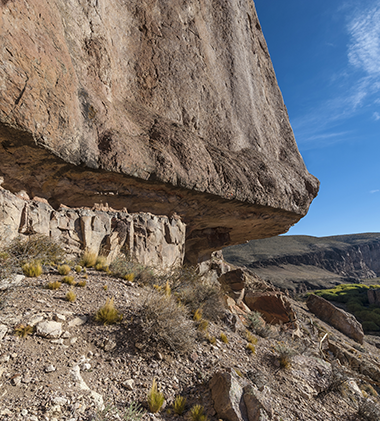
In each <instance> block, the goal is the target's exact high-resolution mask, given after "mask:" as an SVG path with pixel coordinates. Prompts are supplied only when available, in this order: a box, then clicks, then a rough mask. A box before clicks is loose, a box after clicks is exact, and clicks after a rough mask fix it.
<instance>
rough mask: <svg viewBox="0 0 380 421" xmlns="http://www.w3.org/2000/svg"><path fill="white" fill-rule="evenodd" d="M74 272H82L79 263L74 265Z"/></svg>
mask: <svg viewBox="0 0 380 421" xmlns="http://www.w3.org/2000/svg"><path fill="white" fill-rule="evenodd" d="M74 270H75V272H76V273H81V272H82V266H81V265H76V266H75V268H74Z"/></svg>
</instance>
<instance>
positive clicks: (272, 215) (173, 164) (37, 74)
mask: <svg viewBox="0 0 380 421" xmlns="http://www.w3.org/2000/svg"><path fill="white" fill-rule="evenodd" d="M0 27H1V32H0V45H1V49H0V60H1V62H2V66H1V67H0V82H1V92H2V101H1V104H0V176H3V177H4V187H5V188H7V189H9V190H11V191H13V192H16V191H19V190H21V189H23V190H26V192H27V193H28V194H29V195H30V197H34V196H39V197H43V198H45V199H47V200H48V201H49V203H50V204H51V205H53V206H54V208H56V209H57V208H58V207H59V206H60V204H61V203H62V204H65V205H67V206H71V207H81V206H87V207H92V206H93V205H94V203H99V202H101V201H102V200H103V201H104V202H108V203H109V205H110V206H111V207H113V208H115V209H123V207H127V208H128V210H130V211H131V212H138V211H143V212H152V213H155V214H166V215H170V214H171V213H172V212H173V211H175V212H177V213H178V214H180V216H181V217H182V218H183V219H184V222H185V223H186V224H188V232H187V241H188V247H187V249H188V258H189V259H190V260H193V261H194V260H198V259H202V258H203V257H204V256H207V255H209V253H210V251H212V250H215V249H218V248H221V247H222V246H225V245H229V244H237V243H241V242H243V241H245V240H248V239H252V238H264V237H268V236H273V235H277V234H280V233H282V232H285V231H287V230H288V228H289V227H290V226H291V225H293V224H294V223H296V222H297V221H298V220H299V219H300V218H301V217H302V216H304V215H305V214H306V212H307V210H308V207H309V205H310V202H311V201H312V199H313V198H314V197H315V196H316V194H317V191H318V181H317V180H316V179H315V178H314V177H313V176H311V175H310V174H309V173H308V172H307V170H306V168H305V165H304V163H303V161H302V158H301V156H300V154H299V152H298V150H297V146H296V143H295V140H294V136H293V133H292V129H291V127H290V124H289V120H288V115H287V111H286V108H285V106H284V103H283V99H282V96H281V92H280V90H279V88H278V86H277V82H276V77H275V73H274V70H273V67H272V64H271V60H270V56H269V53H268V49H267V46H266V42H265V39H264V36H263V33H262V30H261V27H260V23H259V21H258V17H257V14H256V10H255V7H254V4H253V2H252V1H250V0H243V1H238V0H232V1H230V2H225V1H222V2H220V3H218V4H215V3H214V2H210V1H206V2H201V3H200V2H197V1H195V0H190V1H187V2H183V1H179V0H174V1H171V2H167V1H162V0H158V1H154V2H152V1H148V2H145V3H141V2H140V1H136V0H132V1H128V2H125V1H122V0H107V1H106V0H91V1H87V0H86V1H85V0H80V1H78V2H72V1H64V0H56V1H54V2H48V3H46V2H41V0H30V1H28V3H17V4H15V2H13V1H2V2H0Z"/></svg>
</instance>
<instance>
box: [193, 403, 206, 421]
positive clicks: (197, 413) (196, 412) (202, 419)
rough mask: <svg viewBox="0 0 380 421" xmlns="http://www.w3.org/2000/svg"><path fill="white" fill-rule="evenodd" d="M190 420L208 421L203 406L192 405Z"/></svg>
mask: <svg viewBox="0 0 380 421" xmlns="http://www.w3.org/2000/svg"><path fill="white" fill-rule="evenodd" d="M190 420H191V421H208V419H207V416H206V415H205V413H204V408H203V406H201V405H194V406H193V407H192V408H191V409H190Z"/></svg>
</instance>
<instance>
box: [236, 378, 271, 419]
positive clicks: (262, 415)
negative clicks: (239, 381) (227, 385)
mask: <svg viewBox="0 0 380 421" xmlns="http://www.w3.org/2000/svg"><path fill="white" fill-rule="evenodd" d="M243 392H244V395H243V399H244V403H245V406H246V408H247V413H248V420H249V421H267V420H268V421H269V420H270V419H272V415H273V410H272V404H271V391H270V389H269V388H268V387H267V386H264V387H263V388H262V390H261V391H259V390H258V389H257V388H256V387H253V386H252V385H248V386H245V387H244V389H243Z"/></svg>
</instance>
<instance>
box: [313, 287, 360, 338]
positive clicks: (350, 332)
mask: <svg viewBox="0 0 380 421" xmlns="http://www.w3.org/2000/svg"><path fill="white" fill-rule="evenodd" d="M306 305H307V307H308V309H309V310H310V311H311V312H312V313H314V314H315V315H316V316H317V317H319V318H320V319H321V320H323V321H324V322H326V323H328V324H330V325H331V326H334V327H335V328H336V329H338V330H340V331H341V332H342V333H344V334H345V335H347V336H349V337H350V338H352V339H354V340H355V341H357V342H359V343H360V344H362V343H363V340H364V332H363V328H362V325H361V324H360V323H359V322H358V321H357V320H356V319H355V317H354V316H353V315H352V314H349V313H346V312H345V311H343V310H341V309H339V308H337V307H335V306H334V305H333V304H331V303H330V302H329V301H327V300H325V299H324V298H322V297H318V296H317V295H314V294H311V295H309V297H308V299H307V301H306Z"/></svg>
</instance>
